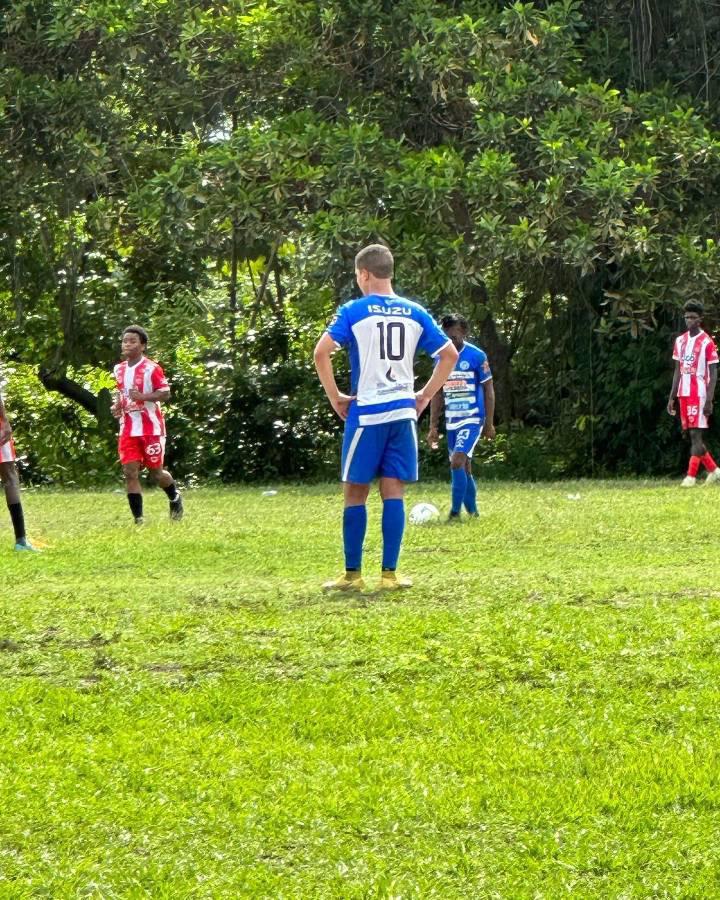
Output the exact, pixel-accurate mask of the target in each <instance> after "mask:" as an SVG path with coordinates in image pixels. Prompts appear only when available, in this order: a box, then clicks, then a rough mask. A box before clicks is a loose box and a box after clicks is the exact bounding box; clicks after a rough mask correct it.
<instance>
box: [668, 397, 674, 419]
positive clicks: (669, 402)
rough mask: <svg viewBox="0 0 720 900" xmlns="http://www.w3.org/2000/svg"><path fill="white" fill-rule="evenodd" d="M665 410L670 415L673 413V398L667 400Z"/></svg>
mask: <svg viewBox="0 0 720 900" xmlns="http://www.w3.org/2000/svg"><path fill="white" fill-rule="evenodd" d="M667 411H668V413H669V414H670V415H671V416H674V415H675V400H674V399H672V398H671V399H670V400H668V405H667Z"/></svg>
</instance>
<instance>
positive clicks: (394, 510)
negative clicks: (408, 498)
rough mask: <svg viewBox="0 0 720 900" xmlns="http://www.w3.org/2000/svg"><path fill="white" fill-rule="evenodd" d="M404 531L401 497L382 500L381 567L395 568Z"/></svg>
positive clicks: (403, 507) (403, 508)
mask: <svg viewBox="0 0 720 900" xmlns="http://www.w3.org/2000/svg"><path fill="white" fill-rule="evenodd" d="M403 531H405V503H404V501H403V500H402V498H397V499H394V500H384V501H383V513H382V536H383V558H382V567H383V569H393V570H395V569H397V564H398V558H399V556H400V545H401V544H402V539H403Z"/></svg>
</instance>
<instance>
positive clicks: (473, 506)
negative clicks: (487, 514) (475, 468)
mask: <svg viewBox="0 0 720 900" xmlns="http://www.w3.org/2000/svg"><path fill="white" fill-rule="evenodd" d="M463 502H464V504H465V509H466V510H467V511H468V512H469V513H470V515H473V516H474V515H475V514H476V513H477V511H478V510H477V485H476V484H475V479H474V478H473V477H472V475H468V477H467V488H466V489H465V499H464V501H463Z"/></svg>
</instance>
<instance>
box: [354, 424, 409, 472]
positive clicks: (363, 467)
mask: <svg viewBox="0 0 720 900" xmlns="http://www.w3.org/2000/svg"><path fill="white" fill-rule="evenodd" d="M340 471H341V476H340V477H341V480H342V481H350V482H352V483H353V484H370V482H371V481H372V480H373V478H399V479H400V481H417V480H418V443H417V425H416V424H415V422H414V420H413V419H403V420H402V421H400V422H386V423H385V424H383V425H365V426H361V425H348V424H346V425H345V434H344V436H343V446H342V466H341V470H340Z"/></svg>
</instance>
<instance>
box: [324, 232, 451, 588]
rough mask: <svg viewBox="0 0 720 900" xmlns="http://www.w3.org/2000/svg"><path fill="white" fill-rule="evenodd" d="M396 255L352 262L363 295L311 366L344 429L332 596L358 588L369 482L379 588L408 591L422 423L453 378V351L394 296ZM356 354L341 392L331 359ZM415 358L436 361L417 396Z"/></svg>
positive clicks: (364, 256)
mask: <svg viewBox="0 0 720 900" xmlns="http://www.w3.org/2000/svg"><path fill="white" fill-rule="evenodd" d="M392 276H393V257H392V254H391V253H390V251H389V250H388V249H387V247H384V246H382V245H380V244H371V245H370V246H369V247H365V248H364V249H363V250H361V251H360V252H359V253H358V255H357V256H356V257H355V277H356V279H357V283H358V287H359V288H360V291H361V293H362V295H363V297H362V299H360V300H351V301H350V302H349V303H345V304H344V305H343V306H341V307H340V308H339V309H338V311H337V315H336V316H335V318H334V319H333V321H332V322H331V323H330V325H329V326H328V328H327V331H326V332H325V333H324V334H323V336H322V337H321V338H320V340H319V341H318V343H317V346H316V347H315V366H316V368H317V372H318V376H319V378H320V382H321V383H322V386H323V388H324V389H325V393H326V394H327V396H328V399H329V400H330V403H331V404H332V407H333V409H334V410H335V412H336V413H337V414H338V415H339V416H340V418H341V419H344V421H345V434H344V438H343V446H342V464H341V475H342V481H343V492H344V497H345V511H344V514H343V543H344V548H345V574H344V575H342V576H340V578H338V579H337V581H331V582H328V583H327V584H326V585H325V587H326V589H335V590H360V589H362V588H363V587H364V583H363V580H362V575H361V572H362V553H363V542H364V540H365V531H366V529H367V509H366V505H365V504H366V502H367V497H368V494H369V492H370V483H371V482H372V480H373V479H374V478H376V477H378V478H379V479H380V495H381V497H382V500H383V513H382V536H383V557H382V573H381V577H380V584H379V588H380V589H396V588H402V587H410V586H411V584H412V582H411V581H410V580H409V579H407V578H401V577H399V576H398V575H397V573H396V569H397V562H398V558H399V556H400V546H401V544H402V537H403V531H404V529H405V507H404V501H403V494H404V490H405V484H406V482H408V481H411V482H412V481H417V477H418V454H417V417H418V416H419V415H420V413H422V411H423V410H424V409H425V407H426V406H427V405H428V403H429V402H430V400H431V398H432V397H433V395H434V394H435V393H436V392H437V391H438V390H439V389H440V388H441V387H442V385H443V382H444V381H445V379H446V378H447V376H448V375H449V374H450V372H451V370H452V368H453V366H454V364H455V360H456V359H457V356H458V354H457V350H456V349H455V348H454V346H453V344H452V341H451V340H448V337H447V335H445V334H444V333H443V332H442V331H441V330H440V328H438V326H437V324H436V323H435V321H434V319H433V318H432V316H431V315H430V314H429V313H428V312H427V310H425V309H424V308H423V307H422V306H420V305H419V304H417V303H414V302H412V301H411V300H406V299H404V298H403V297H398V296H397V295H396V294H395V292H394V291H393V288H392ZM340 347H344V348H346V349H347V350H348V352H349V354H350V370H351V390H350V395H348V394H343V393H341V392H340V391H339V390H338V387H337V384H336V382H335V375H334V373H333V367H332V354H333V353H335V351H336V350H338V348H340ZM416 350H424V351H425V352H426V353H429V354H430V355H431V356H434V357H437V364H436V366H435V370H434V372H433V375H432V377H431V378H430V380H429V381H428V382H427V384H426V385H425V386H424V387H423V388H422V389H421V390H420V391H417V392H416V391H415V375H414V371H413V361H414V358H415V352H416Z"/></svg>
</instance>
